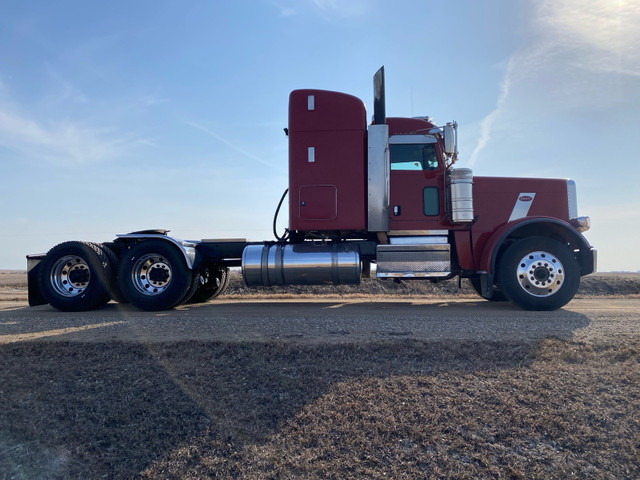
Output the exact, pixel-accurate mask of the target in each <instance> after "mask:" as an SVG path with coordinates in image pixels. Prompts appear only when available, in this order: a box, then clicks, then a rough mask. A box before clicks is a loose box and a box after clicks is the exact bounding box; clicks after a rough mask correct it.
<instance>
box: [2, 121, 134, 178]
mask: <svg viewBox="0 0 640 480" xmlns="http://www.w3.org/2000/svg"><path fill="white" fill-rule="evenodd" d="M141 142H143V140H141V139H137V138H134V137H132V136H120V137H119V136H117V135H116V134H115V133H113V132H110V131H108V130H105V129H96V128H91V127H88V126H84V125H81V124H78V123H73V122H68V121H67V122H56V123H55V124H46V123H44V122H39V121H37V120H34V119H31V118H28V117H25V116H21V115H18V114H15V113H10V112H8V111H1V110H0V145H1V146H3V147H5V148H7V149H10V150H13V151H17V152H19V153H20V154H22V155H23V156H26V157H29V158H31V159H36V160H45V161H47V162H49V163H52V164H55V165H57V166H60V167H74V166H78V165H83V164H91V163H96V162H101V161H105V160H108V159H112V158H119V157H121V156H123V155H124V154H125V153H126V151H127V150H128V149H129V148H130V147H131V146H133V145H135V144H138V143H141Z"/></svg>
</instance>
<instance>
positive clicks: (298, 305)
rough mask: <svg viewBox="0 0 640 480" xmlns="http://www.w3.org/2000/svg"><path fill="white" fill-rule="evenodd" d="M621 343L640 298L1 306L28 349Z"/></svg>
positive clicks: (1, 329) (8, 338)
mask: <svg viewBox="0 0 640 480" xmlns="http://www.w3.org/2000/svg"><path fill="white" fill-rule="evenodd" d="M553 337H555V338H566V339H574V340H585V341H587V340H589V341H593V340H596V341H597V340H603V341H612V340H613V341H616V340H623V339H624V338H629V339H638V338H640V299H639V298H628V299H625V298H621V299H610V298H606V297H594V298H588V299H574V300H573V301H572V302H571V303H569V304H568V305H567V306H566V307H565V308H563V309H561V310H557V311H554V312H525V311H522V310H520V309H518V308H516V307H514V306H512V305H511V304H509V303H489V302H486V301H481V300H476V299H460V298H446V297H442V298H441V299H436V300H434V299H429V300H416V299H402V300H395V299H391V300H381V299H380V298H379V297H378V298H375V297H372V298H371V299H363V298H352V299H346V300H345V299H339V298H326V297H322V298H315V299H304V301H294V300H277V301H274V300H246V299H233V297H228V298H227V299H225V300H222V301H219V302H213V303H208V304H203V305H192V306H183V307H180V308H178V309H175V310H172V311H165V312H142V311H139V310H137V309H135V308H133V307H131V306H128V305H119V304H116V303H110V304H108V305H106V306H105V307H103V308H101V309H99V310H95V311H90V312H80V313H64V312H58V311H56V310H54V309H53V308H51V307H49V306H41V307H33V308H29V307H26V306H25V304H24V303H23V302H0V344H3V343H12V342H20V341H29V340H48V341H80V342H108V341H131V342H141V343H147V342H173V341H188V340H195V341H221V342H273V341H278V342H292V343H329V344H331V343H362V342H381V341H395V340H407V339H415V340H420V341H446V340H469V341H535V340H539V339H544V338H553Z"/></svg>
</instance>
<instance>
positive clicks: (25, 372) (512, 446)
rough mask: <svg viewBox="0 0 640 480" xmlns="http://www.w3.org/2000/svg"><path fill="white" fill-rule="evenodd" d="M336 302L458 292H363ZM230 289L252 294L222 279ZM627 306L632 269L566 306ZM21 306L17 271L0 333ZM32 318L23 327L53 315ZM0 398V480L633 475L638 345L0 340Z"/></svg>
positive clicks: (587, 319)
mask: <svg viewBox="0 0 640 480" xmlns="http://www.w3.org/2000/svg"><path fill="white" fill-rule="evenodd" d="M19 277H20V278H22V280H20V278H19ZM277 293H278V297H280V298H284V297H294V298H300V296H307V295H312V294H313V295H323V294H326V291H323V290H320V289H297V288H293V287H288V288H286V289H282V290H281V291H279V292H277ZM337 294H338V295H341V296H343V297H345V298H346V297H350V296H358V297H362V298H372V299H374V298H376V295H384V296H385V298H386V297H387V296H388V295H394V296H397V295H404V296H407V297H412V296H414V297H417V296H425V295H427V296H428V295H430V296H434V297H438V298H439V297H441V296H443V295H447V296H448V297H447V298H450V297H452V298H454V299H455V298H458V297H460V298H463V297H464V298H466V297H470V298H471V295H472V291H471V290H470V289H469V288H468V287H467V286H466V285H464V283H463V288H462V290H458V285H457V282H451V283H446V284H444V285H437V286H433V285H430V284H422V283H418V282H416V283H410V282H407V283H403V284H394V283H382V284H380V283H379V282H373V281H371V282H365V284H364V285H363V286H362V287H361V288H360V289H359V290H358V289H353V288H351V289H349V288H347V287H340V288H339V290H338V292H337ZM234 295H235V296H236V297H238V298H249V297H251V296H254V297H256V298H259V297H260V296H261V295H267V293H266V292H261V291H258V292H252V293H251V292H248V291H246V290H245V289H244V288H243V287H242V286H241V284H240V282H239V281H237V279H236V280H234V282H233V284H232V285H231V289H230V294H229V297H228V298H235V297H233V296H234ZM278 297H276V298H278ZM639 297H640V275H637V274H598V275H594V276H591V277H587V278H585V279H584V280H583V284H582V288H581V291H580V293H579V295H578V298H591V299H593V298H595V299H597V300H598V302H600V301H601V302H603V304H606V302H614V301H615V300H614V299H616V298H617V299H628V298H636V299H637V298H639ZM25 299H26V293H25V285H24V274H21V273H7V272H3V273H0V334H1V333H2V332H3V331H9V330H10V329H12V328H16V327H17V325H16V324H17V323H21V324H24V325H21V328H26V329H28V328H29V322H34V324H35V320H30V317H29V314H28V312H30V310H28V309H27V310H26V313H25V309H26V307H25V303H24V302H25ZM579 301H580V300H577V302H579ZM3 305H5V306H4V307H3ZM471 305H473V304H471ZM633 305H637V301H636V303H633ZM206 308H209V307H206ZM434 308H439V307H434ZM442 308H444V307H442ZM462 308H467V307H462ZM468 308H473V307H468ZM625 308H626V307H625ZM34 311H36V312H37V315H38V317H39V321H43V320H44V321H46V320H47V317H50V318H51V321H52V322H53V321H54V320H56V321H60V320H61V319H62V318H63V317H65V316H66V315H64V314H58V313H57V312H54V311H53V310H51V309H49V308H48V307H38V308H37V309H34ZM208 311H210V312H212V313H211V315H215V309H210V310H205V312H208ZM486 312H489V313H482V312H481V313H480V315H491V312H492V310H490V309H489V310H486ZM496 312H498V313H500V315H505V318H509V315H511V316H513V317H514V318H515V317H517V316H518V315H522V312H520V311H519V310H517V309H511V310H509V309H507V310H496ZM607 312H609V313H603V314H601V315H600V316H599V317H596V316H591V315H590V314H589V313H588V312H586V313H581V314H580V315H578V314H576V316H579V317H580V319H581V322H582V323H585V324H586V323H590V324H592V325H595V327H594V328H596V327H597V325H596V324H597V322H600V321H602V322H609V323H611V322H616V321H618V318H619V317H615V318H614V315H613V314H612V313H610V311H607ZM187 314H188V312H187V313H185V315H187ZM95 315H99V312H98V313H97V314H94V316H93V317H91V318H92V319H93V318H94V317H95ZM162 315H169V316H170V315H172V314H171V313H170V312H169V313H163V314H162ZM203 315H205V317H203V318H204V319H205V320H206V315H209V314H208V313H204V314H203ZM625 315H627V317H625V318H626V319H627V320H631V321H637V320H638V319H639V318H640V316H639V315H640V314H638V312H635V313H631V314H625ZM634 315H635V316H634ZM160 318H164V317H160V316H159V315H158V319H160ZM540 318H542V317H540ZM233 321H237V322H238V324H239V325H240V324H242V318H237V319H234V320H233ZM505 321H507V320H505ZM532 321H535V318H534V319H533V320H532ZM625 321H626V320H625ZM578 323H580V322H578ZM3 328H4V329H5V330H2V329H3ZM176 328H178V325H176ZM613 328H614V329H615V324H614V325H613ZM633 331H634V332H635V331H637V330H633ZM0 401H1V404H2V408H1V409H0V479H2V480H4V479H34V478H35V479H38V478H42V479H67V478H78V479H80V478H82V479H85V478H109V479H111V478H116V479H125V478H145V479H167V478H172V479H173V478H176V479H177V478H193V479H201V478H223V479H227V478H238V479H271V478H273V479H298V478H310V479H316V478H318V479H319V478H335V479H348V478H358V479H365V478H366V479H369V478H408V479H419V478H458V479H466V478H468V479H472V478H473V479H477V478H523V479H525V478H526V479H529V478H540V479H549V478H552V479H553V478H556V479H565V478H588V479H592V478H594V479H621V478H640V460H639V459H640V336H638V335H637V334H635V333H634V334H631V333H626V334H623V333H622V330H621V332H620V333H619V334H616V335H613V336H612V335H608V336H603V337H601V338H600V337H597V336H595V337H590V338H589V339H577V338H574V337H571V336H570V335H569V336H567V335H562V336H553V335H551V336H548V337H547V338H543V339H539V338H536V339H524V340H505V339H502V338H494V339H492V340H489V341H487V340H481V339H477V340H473V339H472V340H442V341H422V340H415V339H411V338H406V337H398V338H394V337H392V336H391V337H386V338H384V339H380V338H372V339H370V340H369V341H358V342H343V343H339V344H335V343H330V342H322V341H320V342H315V343H313V344H304V343H296V342H295V341H292V342H289V341H286V339H280V340H273V341H244V340H243V341H237V342H232V341H209V340H190V341H150V340H148V339H146V338H144V337H132V338H130V339H129V340H127V341H122V340H119V339H118V340H111V341H94V342H85V341H82V342H81V341H69V340H65V338H64V336H63V337H62V338H56V339H55V341H47V340H44V339H38V340H31V341H16V342H12V343H5V344H2V345H0Z"/></svg>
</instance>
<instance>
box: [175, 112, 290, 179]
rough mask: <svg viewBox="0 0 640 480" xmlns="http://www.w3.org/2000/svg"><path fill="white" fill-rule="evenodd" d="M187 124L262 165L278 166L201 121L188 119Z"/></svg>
mask: <svg viewBox="0 0 640 480" xmlns="http://www.w3.org/2000/svg"><path fill="white" fill-rule="evenodd" d="M184 123H185V124H186V125H189V126H190V127H192V128H195V129H196V130H200V131H201V132H204V133H206V134H207V135H209V136H210V137H213V138H215V139H216V140H218V141H220V142H222V143H224V144H225V145H227V146H228V147H231V148H232V149H233V150H235V151H236V152H238V153H240V154H242V155H244V156H245V157H247V158H249V159H251V160H255V161H256V162H258V163H261V164H262V165H265V166H267V167H270V168H273V169H276V170H277V168H276V167H275V166H274V165H272V164H270V163H269V162H267V161H265V160H263V159H262V158H260V157H257V156H255V155H253V154H252V153H249V152H247V151H246V150H244V149H243V148H241V147H239V146H238V145H236V144H234V143H231V142H230V141H229V140H227V139H226V138H224V137H222V136H220V135H218V134H217V133H216V132H214V131H212V130H210V129H209V128H207V127H205V126H204V125H200V124H199V123H196V122H191V121H186V122H184Z"/></svg>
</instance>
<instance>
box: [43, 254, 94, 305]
mask: <svg viewBox="0 0 640 480" xmlns="http://www.w3.org/2000/svg"><path fill="white" fill-rule="evenodd" d="M90 281H91V269H89V265H88V264H87V262H86V261H85V260H84V259H83V258H81V257H78V256H76V255H66V256H64V257H62V258H60V259H58V261H57V262H56V263H54V265H53V268H52V269H51V271H50V272H49V282H50V283H51V286H52V287H53V289H54V290H55V291H56V293H58V294H59V295H62V296H63V297H77V296H78V295H80V294H82V292H84V291H85V289H86V288H87V285H89V282H90Z"/></svg>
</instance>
